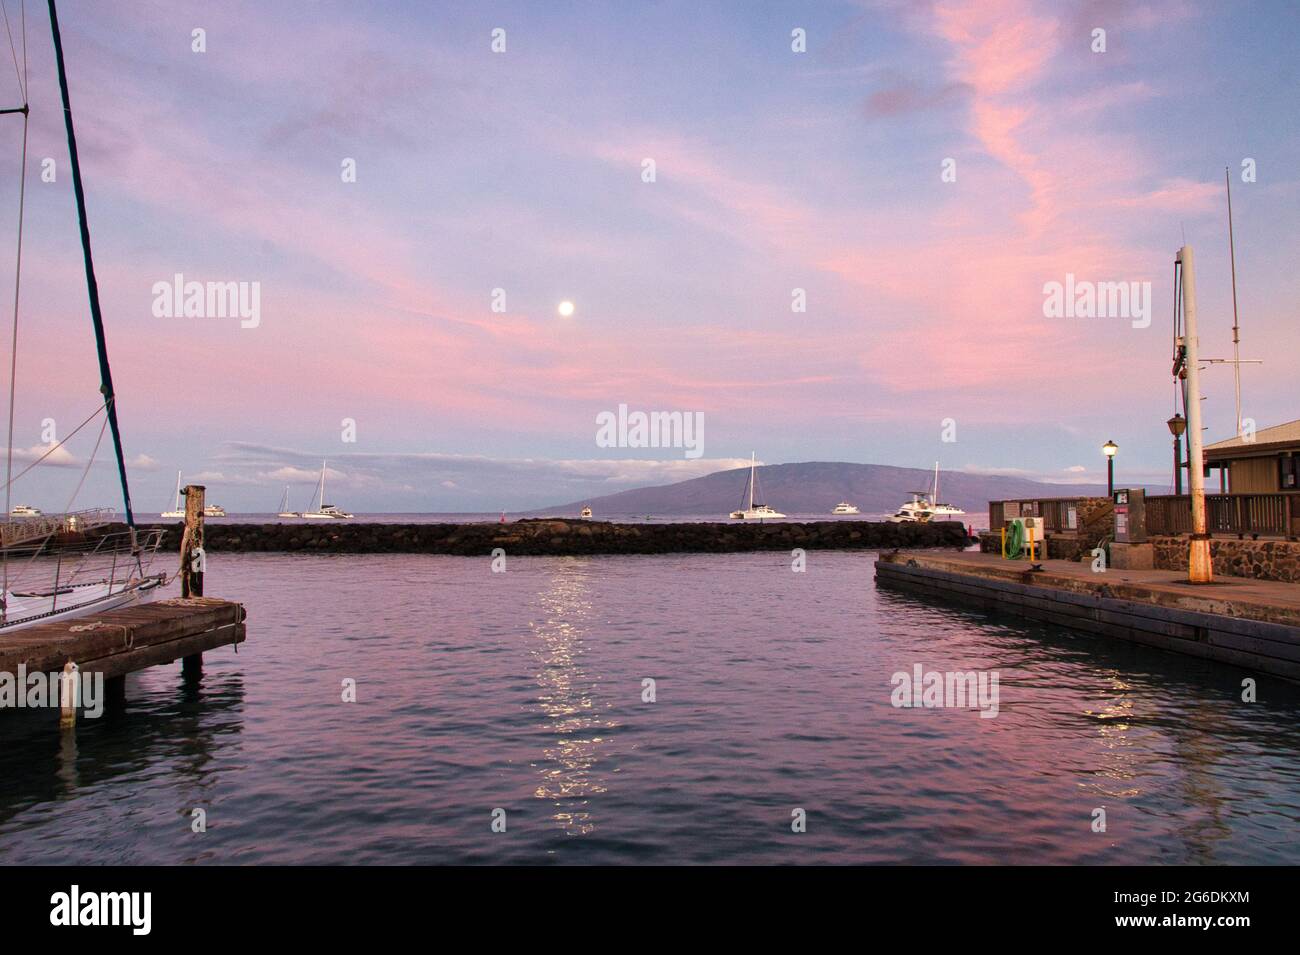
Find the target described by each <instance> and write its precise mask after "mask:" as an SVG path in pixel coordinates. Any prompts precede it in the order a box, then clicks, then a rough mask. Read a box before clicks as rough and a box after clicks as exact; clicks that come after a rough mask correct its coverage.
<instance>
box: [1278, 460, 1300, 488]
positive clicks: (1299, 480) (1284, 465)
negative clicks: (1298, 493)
mask: <svg viewBox="0 0 1300 955" xmlns="http://www.w3.org/2000/svg"><path fill="white" fill-rule="evenodd" d="M1277 466H1278V486H1279V487H1280V488H1282V490H1284V491H1294V490H1296V489H1298V488H1300V458H1298V457H1296V456H1295V454H1294V453H1292V454H1281V455H1278V459H1277Z"/></svg>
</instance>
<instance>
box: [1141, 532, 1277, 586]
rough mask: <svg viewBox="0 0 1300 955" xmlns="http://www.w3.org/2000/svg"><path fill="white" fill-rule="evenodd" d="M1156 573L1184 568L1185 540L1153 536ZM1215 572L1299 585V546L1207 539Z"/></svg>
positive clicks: (1186, 547) (1268, 541)
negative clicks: (1157, 571)
mask: <svg viewBox="0 0 1300 955" xmlns="http://www.w3.org/2000/svg"><path fill="white" fill-rule="evenodd" d="M1151 545H1152V548H1153V554H1154V561H1155V567H1156V569H1157V570H1186V569H1187V549H1188V544H1187V538H1186V537H1152V538H1151ZM1210 558H1211V560H1212V561H1213V563H1214V572H1215V573H1216V574H1221V575H1223V576H1225V577H1254V578H1256V579H1258V580H1282V581H1286V582H1288V583H1293V584H1294V583H1300V543H1298V542H1296V541H1284V540H1237V539H1235V538H1231V537H1216V538H1213V539H1211V540H1210Z"/></svg>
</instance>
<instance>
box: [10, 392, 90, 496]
mask: <svg viewBox="0 0 1300 955" xmlns="http://www.w3.org/2000/svg"><path fill="white" fill-rule="evenodd" d="M107 407H108V402H104V404H102V405H100V406H99V407H98V408H96V409H95V411H94V413H93V414H91V416H90V417H89V418H87V419H86V420H85V421H83V422H81V424H79V425H77V426H76V427H75V428H73V429H72V430H71V431H69V432H68V436H67V437H66V438H64V439H63V440H62V441H60V442H59V443H58V444H52V445H50V446H49V447H48V448H46V449H45V453H44V454H42V455H41V456H40V457H39V458H37V459H36V460H35V461H33V462H32V463H31V464H29V465H27V467H25V468H23V469H22V470H21V471H19V472H18V473H17V474H15V475H14V477H13V480H12V481H10V482H9V483H10V484H17V483H18V482H19V481H20V480H21V479H22V477H23V475H25V474H26V473H27V472H28V471H30V470H31V469H32V468H34V467H36V466H37V465H38V464H40V463H41V462H42V461H44V460H45V459H46V458H48V457H49V456H50V455H51V454H53V453H54V452H55V451H57V450H59V448H61V447H63V446H64V445H65V444H67V443H68V441H69V440H71V439H72V438H73V436H75V435H76V433H77V432H78V431H80V430H81V429H82V428H84V427H85V426H86V425H88V424H90V422H92V421H94V420H95V417H96V415H98V414H99V413H100V412H101V411H103V410H104V409H105V408H107ZM5 490H6V491H8V490H9V484H6V485H5Z"/></svg>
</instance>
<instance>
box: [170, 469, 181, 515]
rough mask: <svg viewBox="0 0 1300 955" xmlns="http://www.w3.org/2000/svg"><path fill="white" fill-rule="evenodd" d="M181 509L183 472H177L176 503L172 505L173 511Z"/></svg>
mask: <svg viewBox="0 0 1300 955" xmlns="http://www.w3.org/2000/svg"><path fill="white" fill-rule="evenodd" d="M180 509H181V472H180V471H177V472H176V503H175V504H173V505H172V510H173V511H179V510H180Z"/></svg>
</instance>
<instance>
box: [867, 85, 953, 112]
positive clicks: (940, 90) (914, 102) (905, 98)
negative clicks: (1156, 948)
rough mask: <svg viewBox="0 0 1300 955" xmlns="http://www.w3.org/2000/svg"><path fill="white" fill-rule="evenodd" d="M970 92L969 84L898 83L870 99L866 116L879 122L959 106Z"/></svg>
mask: <svg viewBox="0 0 1300 955" xmlns="http://www.w3.org/2000/svg"><path fill="white" fill-rule="evenodd" d="M971 92H972V87H971V85H970V84H969V83H962V82H957V81H953V82H949V83H943V84H941V85H934V86H923V85H921V84H919V83H916V82H914V81H912V80H899V81H897V82H895V83H894V84H892V85H890V86H886V87H883V88H881V89H878V90H876V91H875V92H874V93H872V94H871V95H870V96H869V97H867V104H866V114H867V117H868V118H869V119H878V118H881V117H886V116H888V117H893V116H900V115H903V114H906V113H917V112H924V111H928V110H934V109H942V108H944V107H949V106H957V105H959V104H961V103H962V102H964V101H965V100H966V99H967V98H968V97H969V96H970V94H971Z"/></svg>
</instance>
